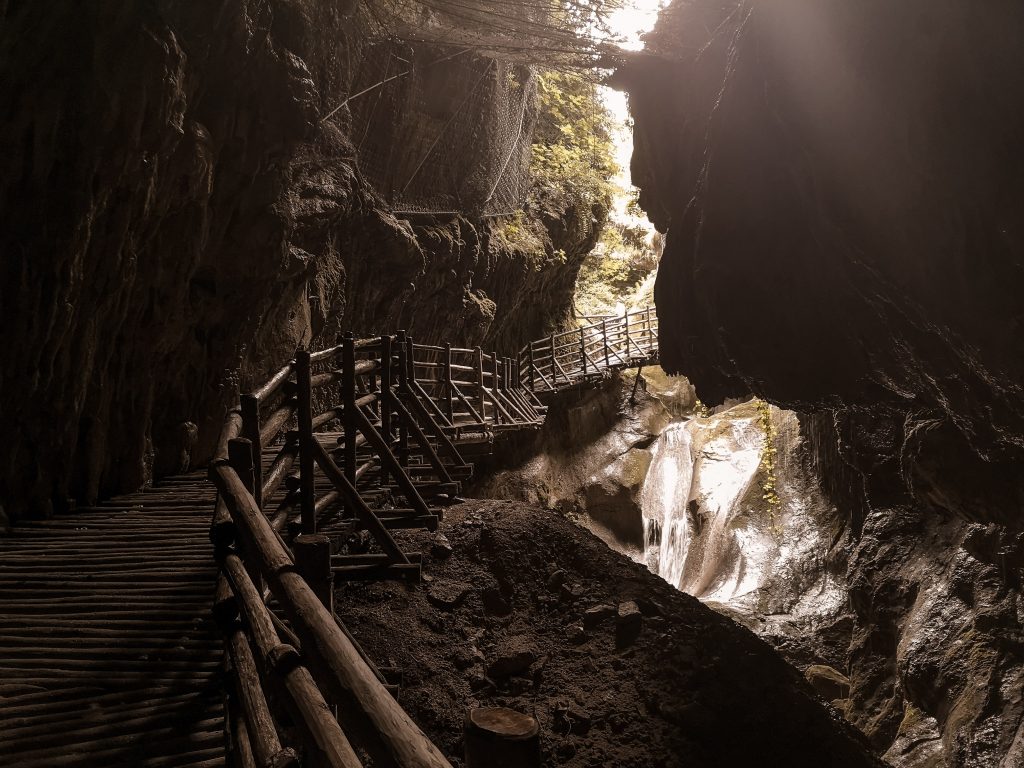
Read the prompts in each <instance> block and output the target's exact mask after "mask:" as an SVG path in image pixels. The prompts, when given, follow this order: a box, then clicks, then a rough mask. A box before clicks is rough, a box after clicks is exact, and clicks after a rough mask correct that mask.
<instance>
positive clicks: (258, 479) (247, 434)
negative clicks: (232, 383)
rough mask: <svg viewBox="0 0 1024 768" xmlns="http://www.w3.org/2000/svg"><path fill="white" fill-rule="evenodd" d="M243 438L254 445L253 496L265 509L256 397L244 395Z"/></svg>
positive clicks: (258, 411)
mask: <svg viewBox="0 0 1024 768" xmlns="http://www.w3.org/2000/svg"><path fill="white" fill-rule="evenodd" d="M241 407H242V408H241V409H242V437H244V438H245V439H246V440H248V441H249V442H250V443H251V445H252V471H253V487H252V496H253V498H254V499H256V504H257V505H259V507H260V509H262V508H263V443H262V441H261V440H260V401H259V398H257V397H256V396H255V395H242V398H241Z"/></svg>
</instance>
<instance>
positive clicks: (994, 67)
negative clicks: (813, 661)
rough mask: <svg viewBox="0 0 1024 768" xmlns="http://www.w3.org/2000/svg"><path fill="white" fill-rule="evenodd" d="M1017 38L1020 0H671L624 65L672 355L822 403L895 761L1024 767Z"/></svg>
mask: <svg viewBox="0 0 1024 768" xmlns="http://www.w3.org/2000/svg"><path fill="white" fill-rule="evenodd" d="M1022 33H1024V6H1021V5H1020V4H1018V3H1010V2H996V3H988V4H985V5H984V7H980V6H977V5H976V4H972V3H968V2H964V1H963V0H939V2H931V1H927V0H907V1H906V2H901V3H898V4H895V5H894V4H891V3H885V2H881V0H868V2H859V3H849V2H844V1H843V0H821V1H820V2H819V1H818V0H781V1H780V2H775V1H774V0H773V1H772V2H729V3H719V2H710V1H705V0H677V2H675V3H673V4H672V6H671V7H670V9H669V10H668V11H667V12H666V13H664V14H663V16H662V19H661V21H660V22H659V25H658V27H657V29H656V30H655V32H654V34H653V35H651V37H650V39H649V41H648V54H649V55H645V56H643V57H641V58H638V59H637V61H636V62H635V63H634V64H632V65H631V66H629V67H627V68H626V69H625V70H624V71H623V72H622V73H620V77H621V79H622V81H623V83H624V84H625V85H626V87H627V88H628V89H629V91H630V105H631V108H632V109H633V112H634V117H635V124H636V152H635V155H634V161H633V177H634V181H635V182H636V183H638V184H639V185H640V186H641V187H642V194H641V203H642V205H643V206H644V207H645V208H646V209H647V210H648V211H649V212H650V213H651V215H652V216H653V218H654V220H655V221H656V224H657V225H658V227H659V228H660V229H662V230H663V231H664V230H667V232H668V235H667V244H666V249H665V255H664V258H663V260H662V263H661V268H660V271H659V275H658V285H657V289H656V299H657V303H658V311H659V318H660V320H661V326H660V327H661V340H660V343H661V355H662V364H663V365H664V366H665V367H666V368H668V369H669V370H678V371H682V372H685V373H686V374H687V375H688V376H689V377H691V378H692V379H693V380H694V381H695V382H697V383H698V389H699V391H700V393H701V395H702V397H704V398H705V399H706V400H708V401H709V402H715V401H717V400H720V399H722V398H724V397H727V396H730V395H736V394H742V393H745V392H750V391H752V392H754V393H756V394H758V395H759V396H762V397H765V398H767V399H769V400H771V401H772V402H774V403H777V404H779V405H780V406H783V407H789V408H794V409H796V410H799V411H802V412H805V413H807V414H808V415H807V417H806V418H804V427H805V435H806V438H807V442H808V445H809V447H810V448H811V450H812V452H813V454H814V455H815V460H816V464H817V467H818V470H819V473H820V474H821V477H822V480H823V483H824V485H825V487H826V489H827V490H828V491H829V492H830V495H831V496H832V498H833V500H834V501H835V503H836V504H837V506H838V507H839V509H840V511H841V512H842V513H843V514H844V516H845V517H846V520H847V522H848V533H849V536H850V539H849V544H848V546H849V550H850V558H849V568H848V574H847V581H848V584H849V596H850V604H851V608H852V610H853V612H854V616H853V626H852V642H851V645H850V648H849V669H848V671H849V677H850V679H851V692H850V699H849V700H848V702H847V705H846V706H845V707H844V711H845V713H846V715H847V716H848V717H849V718H850V719H851V720H853V721H854V722H855V723H856V724H858V726H859V727H861V728H862V729H863V730H864V732H865V733H867V734H868V735H869V737H870V738H871V739H872V741H873V742H874V743H875V745H876V746H877V747H878V748H879V749H881V750H885V749H889V753H888V756H889V757H891V758H892V759H893V762H894V764H896V765H901V766H904V765H905V766H918V765H920V766H924V765H942V764H946V765H949V766H978V768H980V767H981V766H994V765H995V766H1010V765H1016V764H1019V763H1020V762H1021V760H1022V757H1021V753H1020V750H1021V748H1022V746H1021V745H1022V736H1021V734H1022V731H1021V728H1022V725H1021V723H1022V719H1021V713H1020V706H1021V704H1020V695H1019V693H1011V691H1016V690H1018V688H1019V683H1018V682H1017V681H1018V679H1019V676H1020V674H1021V668H1022V664H1024V655H1022V654H1021V653H1020V649H1019V644H1018V640H1016V639H1011V638H1018V637H1019V636H1020V633H1021V615H1020V601H1021V597H1020V584H1021V565H1022V563H1024V560H1022V559H1021V555H1020V551H1021V550H1020V545H1019V543H1018V542H1019V539H1020V533H1019V532H1020V531H1021V530H1022V528H1024V524H1022V517H1021V509H1022V506H1024V475H1022V474H1021V473H1020V472H1019V466H1020V462H1021V460H1022V458H1024V398H1022V397H1021V394H1022V393H1021V383H1022V381H1024V355H1022V354H1021V352H1022V350H1024V346H1022V345H1024V329H1022V327H1021V318H1022V315H1021V309H1020V308H1021V303H1020V295H1021V290H1022V288H1024V228H1022V225H1021V222H1022V221H1024V216H1022V215H1021V213H1022V211H1024V173H1022V171H1024V153H1022V152H1021V150H1020V142H1019V139H1018V138H1017V137H1019V136H1021V135H1024V70H1021V68H1020V66H1019V40H1020V39H1021V35H1022ZM666 83H671V84H672V89H671V90H669V89H667V88H666V87H665V84H666ZM890 745H891V746H890Z"/></svg>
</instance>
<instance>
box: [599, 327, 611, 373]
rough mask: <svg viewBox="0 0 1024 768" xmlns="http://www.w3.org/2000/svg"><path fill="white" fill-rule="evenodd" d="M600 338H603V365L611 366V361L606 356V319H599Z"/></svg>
mask: <svg viewBox="0 0 1024 768" xmlns="http://www.w3.org/2000/svg"><path fill="white" fill-rule="evenodd" d="M601 338H603V339H604V367H605V368H611V367H612V363H611V360H610V359H609V357H608V321H607V320H602V321H601Z"/></svg>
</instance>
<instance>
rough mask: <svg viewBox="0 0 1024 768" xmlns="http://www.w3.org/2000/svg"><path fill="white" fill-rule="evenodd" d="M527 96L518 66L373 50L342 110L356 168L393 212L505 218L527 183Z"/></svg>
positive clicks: (400, 48) (526, 78) (402, 48)
mask: <svg viewBox="0 0 1024 768" xmlns="http://www.w3.org/2000/svg"><path fill="white" fill-rule="evenodd" d="M535 89H536V83H535V80H534V75H533V72H532V71H531V70H530V68H529V67H526V66H522V65H516V64H513V63H509V62H504V61H499V60H496V59H493V58H488V57H483V56H476V55H473V54H471V53H469V52H468V51H451V50H445V49H441V48H438V47H435V46H422V45H417V46H410V45H407V44H402V43H396V42H392V41H388V42H382V43H377V44H375V45H373V46H372V47H371V48H370V49H369V50H367V51H366V53H365V55H364V57H363V59H362V64H361V66H360V70H359V72H358V74H357V77H356V81H355V85H354V87H353V88H352V92H353V93H354V94H357V96H354V97H352V98H351V99H350V102H349V109H350V111H351V115H352V135H353V138H354V141H355V144H356V148H357V152H358V161H359V167H360V170H361V171H362V173H363V176H364V178H365V179H366V180H367V181H368V182H369V183H370V184H371V186H373V188H374V189H375V190H376V191H377V193H378V194H380V195H381V196H382V197H383V198H384V199H385V200H386V201H387V202H388V203H389V204H390V207H391V208H392V210H394V211H396V212H402V213H463V214H469V215H474V216H494V215H506V214H511V213H514V212H515V211H517V210H519V209H520V208H521V207H522V206H523V204H524V203H525V201H526V194H527V190H528V185H529V173H528V171H529V164H530V143H531V139H532V135H533V125H534V122H535V119H536V111H535V106H534V95H535Z"/></svg>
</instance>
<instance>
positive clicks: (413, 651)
mask: <svg viewBox="0 0 1024 768" xmlns="http://www.w3.org/2000/svg"><path fill="white" fill-rule="evenodd" d="M396 538H397V539H398V540H399V542H400V543H401V544H402V545H403V547H404V548H405V549H406V550H407V551H412V552H422V553H423V581H422V582H421V583H420V584H416V585H409V584H404V583H401V582H377V583H351V584H345V585H342V586H339V587H338V588H337V591H336V595H335V605H336V607H337V610H338V613H339V615H340V617H341V618H342V620H343V621H344V622H345V623H346V625H347V626H348V627H349V629H350V630H351V631H352V632H353V634H354V635H355V636H356V637H357V639H358V640H359V641H360V643H361V644H362V645H363V647H364V648H365V649H366V651H367V652H368V653H369V655H370V657H371V658H373V659H374V660H375V661H376V662H377V664H378V665H379V666H381V667H396V668H398V669H399V670H401V673H402V678H403V679H402V687H401V694H400V697H401V701H402V703H403V705H404V706H405V707H406V709H407V710H408V711H409V712H410V714H411V715H412V716H413V718H415V720H416V721H417V722H418V723H419V724H420V726H421V727H422V728H423V729H424V730H425V731H426V733H427V734H428V735H429V736H430V737H431V738H432V739H434V740H435V742H436V743H437V744H438V745H439V747H441V749H442V750H443V751H444V752H445V754H446V755H447V756H448V757H449V758H450V759H451V760H452V762H453V764H454V765H456V766H460V765H461V764H462V761H461V755H462V750H463V748H462V724H463V720H464V717H465V714H466V711H467V709H468V708H472V707H477V706H506V707H510V708H512V709H515V710H518V711H521V712H526V713H529V714H532V715H534V716H535V717H536V718H537V719H538V721H539V723H540V727H541V738H542V754H543V762H542V764H543V765H544V766H571V767H572V768H583V767H584V766H589V767H591V768H597V767H598V766H615V767H617V768H645V767H647V766H652V767H653V766H666V767H667V766H687V767H688V768H702V767H704V766H707V767H708V768H711V767H712V766H716V767H718V766H788V767H790V768H793V767H797V766H814V767H815V768H828V766H879V765H881V763H879V762H878V761H877V759H876V758H874V757H872V756H871V755H870V753H869V750H868V749H867V747H866V746H865V745H864V742H863V739H862V737H861V736H860V735H859V734H858V733H857V732H855V731H854V730H853V729H852V728H851V727H850V726H849V725H848V724H847V723H846V722H845V721H844V720H842V718H841V717H840V716H839V715H838V714H837V713H836V712H835V711H834V710H829V709H828V708H827V707H826V706H825V705H824V703H823V702H821V701H820V700H818V699H817V698H816V695H815V693H814V692H813V691H812V690H811V689H810V688H809V687H808V685H807V684H806V683H805V681H804V680H803V679H802V677H801V676H800V675H799V673H798V672H797V671H796V670H795V669H793V668H792V667H791V666H789V665H788V664H787V663H786V662H785V661H783V660H782V658H781V657H780V656H778V654H776V653H775V652H774V651H773V650H772V649H771V648H770V647H769V646H768V645H767V644H766V643H764V642H762V641H761V640H759V639H758V638H757V637H756V636H754V635H753V634H752V633H751V632H749V631H748V630H747V629H745V628H743V627H741V626H740V625H738V624H736V623H735V622H733V621H732V620H730V619H728V618H726V617H724V616H721V615H719V614H717V613H714V612H713V611H711V610H710V609H708V608H706V607H704V606H703V605H702V604H700V603H699V602H698V601H697V600H695V599H693V598H692V597H690V596H688V595H686V594H683V593H681V592H678V591H676V590H674V589H672V588H670V587H669V586H668V585H667V584H666V583H665V582H664V581H662V580H661V579H659V578H658V577H656V576H654V575H652V574H651V573H650V572H649V571H647V570H646V569H645V568H643V567H642V566H640V565H638V564H636V563H634V562H633V561H632V560H630V559H629V558H627V557H624V556H622V555H620V554H618V553H616V552H614V551H612V550H611V549H609V548H608V547H607V546H606V545H605V544H603V543H602V542H601V541H600V540H599V539H597V538H596V537H595V536H594V535H592V534H591V533H589V532H588V531H586V530H583V529H581V528H579V527H577V526H576V525H574V524H573V523H571V522H570V521H568V520H567V519H565V518H563V517H562V516H560V515H559V514H557V513H555V512H551V511H547V510H543V509H540V508H535V507H530V506H526V505H523V504H521V503H518V502H504V501H468V502H466V503H464V504H461V505H458V506H455V507H451V508H449V509H448V510H446V513H445V520H444V521H443V523H442V524H441V528H440V530H439V531H438V534H431V533H427V532H397V534H396Z"/></svg>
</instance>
